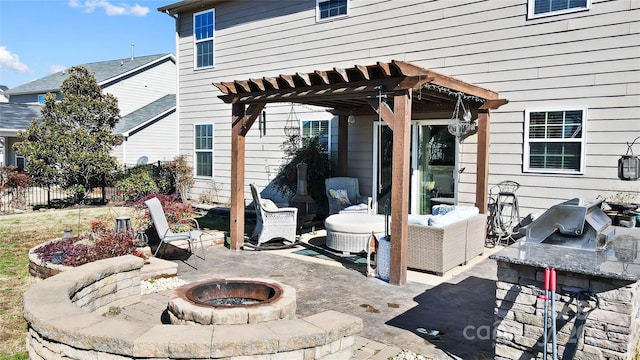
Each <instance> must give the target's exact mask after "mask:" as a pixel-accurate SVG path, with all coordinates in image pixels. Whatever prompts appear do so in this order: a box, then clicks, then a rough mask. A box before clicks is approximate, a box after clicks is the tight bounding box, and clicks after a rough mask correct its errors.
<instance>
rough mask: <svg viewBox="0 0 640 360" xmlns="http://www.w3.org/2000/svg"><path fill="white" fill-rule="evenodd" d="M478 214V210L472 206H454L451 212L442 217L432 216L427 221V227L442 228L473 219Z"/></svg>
mask: <svg viewBox="0 0 640 360" xmlns="http://www.w3.org/2000/svg"><path fill="white" fill-rule="evenodd" d="M479 213H480V210H479V209H478V208H477V207H474V206H456V207H455V209H454V210H453V211H449V212H448V213H446V214H444V215H434V216H432V217H431V218H430V219H429V225H430V226H435V227H443V226H447V225H449V224H453V223H455V222H457V221H462V220H465V219H468V218H471V217H474V216H476V215H478V214H479Z"/></svg>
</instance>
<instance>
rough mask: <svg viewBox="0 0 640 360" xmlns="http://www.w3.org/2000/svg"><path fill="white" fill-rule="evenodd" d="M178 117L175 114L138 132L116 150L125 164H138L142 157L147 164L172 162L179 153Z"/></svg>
mask: <svg viewBox="0 0 640 360" xmlns="http://www.w3.org/2000/svg"><path fill="white" fill-rule="evenodd" d="M177 121H178V119H177V115H176V113H175V111H174V112H172V113H170V114H168V115H166V116H163V117H162V118H161V119H159V120H157V121H154V122H153V123H152V124H148V125H147V126H144V127H143V128H141V129H140V130H139V131H136V132H135V133H133V134H132V135H130V136H129V138H128V139H127V140H126V141H123V143H122V144H121V145H118V146H117V147H116V148H115V149H114V153H113V154H114V156H116V158H117V159H118V161H120V162H121V163H123V164H127V165H131V164H136V163H137V162H138V160H140V159H141V158H142V157H145V158H146V162H147V163H153V162H157V161H171V160H173V158H174V157H175V156H176V153H177V137H176V130H177V126H176V124H177Z"/></svg>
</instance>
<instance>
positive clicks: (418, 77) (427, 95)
mask: <svg viewBox="0 0 640 360" xmlns="http://www.w3.org/2000/svg"><path fill="white" fill-rule="evenodd" d="M213 85H215V86H216V87H217V88H218V89H220V91H222V93H223V95H220V96H219V97H220V99H222V100H223V101H224V102H225V103H229V104H231V105H232V119H231V121H232V135H231V136H232V142H231V218H230V222H231V224H230V226H231V249H233V250H240V249H241V247H242V244H243V243H244V221H245V219H244V208H245V206H244V194H245V191H244V188H245V137H246V135H247V132H248V131H249V129H251V126H252V125H253V123H254V122H255V120H256V119H257V118H258V116H259V114H260V113H261V112H262V109H263V108H264V107H265V105H266V104H267V103H273V102H290V103H299V104H307V105H316V106H322V107H326V108H332V109H334V113H335V114H337V115H338V119H339V120H338V121H339V127H338V169H337V171H338V173H342V174H345V173H346V169H347V144H348V139H347V126H348V124H347V115H348V114H349V113H353V112H354V110H357V113H358V114H364V113H367V112H368V113H371V114H373V113H374V112H375V113H376V114H378V116H379V117H380V118H381V119H382V120H384V122H385V123H386V124H387V125H388V126H389V128H390V129H392V130H393V149H392V153H393V155H392V156H393V161H392V162H393V164H392V185H391V239H393V240H392V241H393V245H394V246H392V247H391V271H390V280H389V282H390V283H391V284H395V285H403V284H405V283H406V281H407V254H406V252H407V232H408V225H407V218H408V215H409V200H408V197H407V196H404V195H405V194H408V193H409V169H410V164H409V156H410V153H409V152H410V143H411V141H410V140H411V139H410V136H411V118H412V112H413V113H415V112H421V113H429V112H443V111H449V113H451V111H453V109H454V107H455V104H456V100H457V99H458V97H459V96H463V97H465V98H466V99H471V100H470V104H469V107H470V108H471V110H472V111H473V112H474V113H477V117H478V118H477V130H478V132H477V134H478V151H477V175H476V206H477V207H478V208H479V209H480V211H481V212H482V213H486V210H487V197H488V164H489V110H492V109H497V108H498V107H500V106H502V105H504V104H506V103H507V101H506V100H504V99H500V98H499V97H498V93H497V92H494V91H491V90H488V89H484V88H482V87H479V86H475V85H472V84H468V83H465V82H463V81H460V80H457V79H454V78H452V77H449V76H445V75H442V74H439V73H437V72H435V71H432V70H428V69H425V68H422V67H420V66H417V65H414V64H411V63H409V62H404V61H391V62H390V63H386V62H378V63H376V64H374V65H367V66H362V65H356V66H354V67H352V68H333V69H332V70H316V71H313V72H310V73H295V74H291V75H279V76H276V77H263V78H255V79H248V80H235V81H231V82H216V83H214V84H213ZM382 97H384V98H385V101H381V98H382ZM389 104H391V105H389Z"/></svg>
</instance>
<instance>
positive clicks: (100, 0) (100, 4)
mask: <svg viewBox="0 0 640 360" xmlns="http://www.w3.org/2000/svg"><path fill="white" fill-rule="evenodd" d="M69 6H70V7H72V8H80V9H84V11H85V12H88V13H92V12H94V11H95V10H96V8H102V9H104V12H105V14H107V15H109V16H122V15H124V16H127V15H133V16H145V15H147V13H149V8H148V7H146V6H140V5H138V4H135V5H129V4H125V3H120V4H118V5H114V4H112V3H110V2H109V1H106V0H86V1H79V0H69Z"/></svg>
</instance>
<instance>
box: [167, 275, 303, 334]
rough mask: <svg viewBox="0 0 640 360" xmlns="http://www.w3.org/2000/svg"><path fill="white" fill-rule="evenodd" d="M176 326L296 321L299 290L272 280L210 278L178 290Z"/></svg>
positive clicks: (172, 309)
mask: <svg viewBox="0 0 640 360" xmlns="http://www.w3.org/2000/svg"><path fill="white" fill-rule="evenodd" d="M167 310H168V313H169V318H170V321H171V323H172V324H193V323H197V324H203V325H216V324H227V325H230V324H247V323H259V322H266V321H274V320H280V319H294V318H295V311H296V295H295V289H294V288H292V287H290V286H287V285H284V284H282V283H278V282H276V281H271V280H262V279H210V280H204V281H200V282H197V283H191V284H186V285H184V286H182V287H179V288H177V289H174V290H173V292H172V293H171V298H170V300H169V305H168V307H167Z"/></svg>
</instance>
